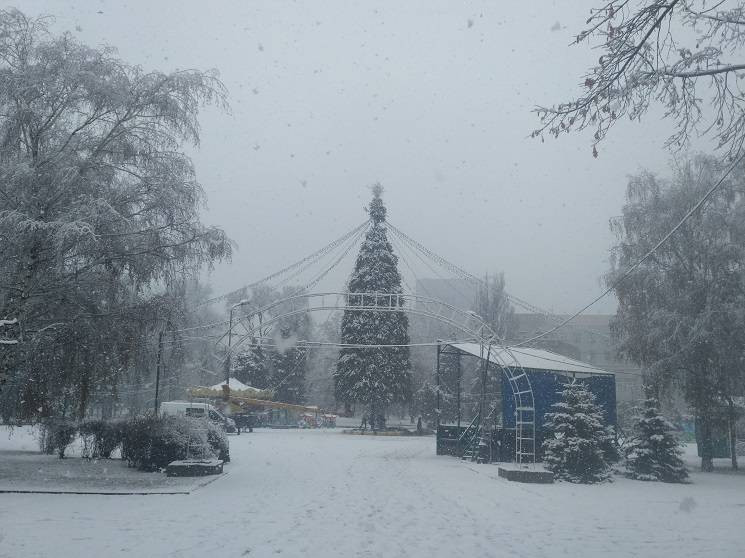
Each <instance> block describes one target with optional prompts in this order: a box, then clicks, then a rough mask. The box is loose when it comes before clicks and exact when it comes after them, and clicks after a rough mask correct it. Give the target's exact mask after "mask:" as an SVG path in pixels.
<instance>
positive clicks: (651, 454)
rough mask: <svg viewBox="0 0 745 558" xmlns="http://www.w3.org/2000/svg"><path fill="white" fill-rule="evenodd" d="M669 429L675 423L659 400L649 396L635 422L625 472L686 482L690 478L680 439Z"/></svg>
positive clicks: (647, 478)
mask: <svg viewBox="0 0 745 558" xmlns="http://www.w3.org/2000/svg"><path fill="white" fill-rule="evenodd" d="M670 430H672V425H671V424H670V422H668V420H667V419H666V418H665V417H664V416H663V415H662V414H661V413H660V410H659V403H658V402H657V400H656V399H655V398H653V397H649V398H647V399H646V400H645V401H644V408H643V409H642V412H641V415H640V416H638V417H637V419H636V422H635V424H634V434H635V436H634V438H633V439H632V440H631V441H630V443H629V445H628V446H627V448H626V467H627V472H626V476H628V477H629V478H632V479H637V480H645V481H662V482H683V481H685V480H686V478H688V471H687V470H686V467H685V464H684V463H683V460H682V459H681V454H682V452H681V449H680V443H679V442H678V441H677V440H676V439H675V436H673V435H672V433H671V432H670Z"/></svg>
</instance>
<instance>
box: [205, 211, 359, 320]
mask: <svg viewBox="0 0 745 558" xmlns="http://www.w3.org/2000/svg"><path fill="white" fill-rule="evenodd" d="M369 222H370V220H369V219H368V220H366V221H365V222H364V223H362V224H360V225H358V226H356V227H355V228H354V229H352V230H351V231H349V232H347V233H346V234H344V235H342V236H340V237H339V238H337V239H336V240H334V241H332V242H330V243H329V244H327V245H326V246H324V247H323V248H321V249H319V250H316V251H315V252H313V253H312V254H310V255H308V256H306V257H304V258H302V259H301V260H298V261H296V262H295V263H293V264H290V265H288V266H287V267H284V268H282V269H280V270H279V271H277V272H275V273H272V274H271V275H267V276H266V277H264V278H263V279H259V280H258V281H255V282H253V283H250V284H248V285H244V286H243V287H241V288H239V289H235V290H234V291H231V292H229V293H225V294H222V295H220V296H216V297H213V298H210V299H208V300H205V301H204V302H201V303H199V304H198V305H197V306H204V305H206V304H213V303H215V302H220V301H221V300H225V299H227V298H228V297H231V296H233V295H236V294H239V293H241V292H242V291H244V290H245V289H253V288H254V287H258V286H259V285H262V284H264V283H267V282H269V281H271V280H272V279H276V278H277V277H280V276H281V275H284V274H285V273H287V272H289V271H292V270H293V269H296V268H297V267H300V266H302V265H304V264H305V263H307V262H308V261H309V260H314V258H316V259H315V260H314V261H317V258H318V257H320V256H322V255H324V254H326V253H327V252H328V251H329V250H333V249H334V248H336V247H337V246H339V245H340V244H343V243H344V242H346V241H347V240H348V239H349V238H350V237H352V236H354V235H355V234H356V233H357V232H359V231H360V230H362V229H363V228H364V227H365V226H367V225H368V224H369Z"/></svg>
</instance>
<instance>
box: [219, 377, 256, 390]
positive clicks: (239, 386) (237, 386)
mask: <svg viewBox="0 0 745 558" xmlns="http://www.w3.org/2000/svg"><path fill="white" fill-rule="evenodd" d="M224 385H225V382H220V383H219V384H215V385H214V386H210V389H214V390H217V391H220V390H222V386H224ZM228 387H229V388H230V391H261V390H260V389H258V388H255V387H251V386H247V385H246V384H244V383H243V382H241V381H240V380H238V379H236V378H230V379H229V380H228Z"/></svg>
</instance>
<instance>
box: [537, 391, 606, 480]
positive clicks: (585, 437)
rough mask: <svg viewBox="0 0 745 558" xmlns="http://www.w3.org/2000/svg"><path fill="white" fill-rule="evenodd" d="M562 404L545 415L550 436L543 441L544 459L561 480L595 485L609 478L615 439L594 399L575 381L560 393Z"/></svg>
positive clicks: (554, 405) (555, 405)
mask: <svg viewBox="0 0 745 558" xmlns="http://www.w3.org/2000/svg"><path fill="white" fill-rule="evenodd" d="M559 393H560V394H561V401H559V402H558V403H554V404H553V405H552V406H551V408H552V409H553V411H552V412H550V413H546V424H545V425H544V426H545V428H546V429H547V430H548V432H549V436H548V437H547V439H546V440H545V441H544V442H543V460H544V464H545V466H546V468H547V469H549V470H550V471H553V473H554V476H555V477H556V478H558V479H564V480H568V481H570V482H577V483H595V482H602V481H604V480H607V479H608V478H609V476H610V472H609V464H608V461H607V457H606V455H607V453H608V452H609V448H610V447H612V444H613V439H612V435H611V434H610V432H609V430H608V429H607V427H606V425H605V424H604V420H603V411H602V409H601V408H600V407H599V406H598V405H597V404H596V403H595V396H594V395H593V394H592V393H591V392H590V391H589V390H588V389H587V388H586V387H585V385H584V384H583V383H581V382H578V381H576V380H574V381H572V383H570V384H567V385H566V386H565V388H564V389H563V390H562V391H560V392H559Z"/></svg>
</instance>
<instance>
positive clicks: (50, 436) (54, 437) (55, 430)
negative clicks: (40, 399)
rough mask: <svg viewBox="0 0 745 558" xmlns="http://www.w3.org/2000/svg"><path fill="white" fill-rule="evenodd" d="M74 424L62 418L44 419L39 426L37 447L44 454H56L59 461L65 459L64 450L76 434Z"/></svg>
mask: <svg viewBox="0 0 745 558" xmlns="http://www.w3.org/2000/svg"><path fill="white" fill-rule="evenodd" d="M77 431H78V429H77V426H76V425H75V423H74V422H72V421H70V420H68V419H64V418H50V419H46V420H45V421H43V422H42V423H41V424H40V425H39V447H40V449H41V451H43V452H44V453H46V454H49V455H51V454H53V453H55V452H56V453H57V455H58V456H59V458H60V459H64V458H65V450H66V449H67V446H69V445H70V444H71V443H72V442H73V440H74V439H75V435H76V434H77Z"/></svg>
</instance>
